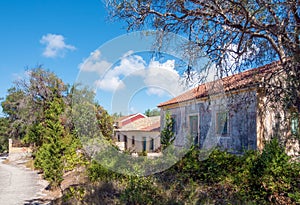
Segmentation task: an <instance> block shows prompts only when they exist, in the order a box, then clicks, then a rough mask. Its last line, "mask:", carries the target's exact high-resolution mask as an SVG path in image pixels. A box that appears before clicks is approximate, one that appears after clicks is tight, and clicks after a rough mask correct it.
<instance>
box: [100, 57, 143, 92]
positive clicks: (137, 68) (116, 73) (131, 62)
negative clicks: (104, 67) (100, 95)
mask: <svg viewBox="0 0 300 205" xmlns="http://www.w3.org/2000/svg"><path fill="white" fill-rule="evenodd" d="M145 64H146V63H145V61H144V60H143V58H142V57H141V56H137V55H133V56H128V55H126V56H123V57H122V59H121V61H120V64H119V65H118V66H115V67H114V68H113V69H110V70H108V71H107V72H106V73H105V75H102V76H101V78H100V79H99V80H97V82H96V86H97V88H100V89H102V90H105V91H116V90H118V89H123V88H125V84H124V82H123V81H122V80H121V78H122V77H127V76H142V75H143V74H144V72H143V71H144V70H145V68H146V66H145Z"/></svg>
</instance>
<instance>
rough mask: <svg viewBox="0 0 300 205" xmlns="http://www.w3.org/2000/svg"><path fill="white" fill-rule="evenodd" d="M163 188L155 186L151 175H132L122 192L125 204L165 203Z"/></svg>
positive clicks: (122, 200) (122, 199)
mask: <svg viewBox="0 0 300 205" xmlns="http://www.w3.org/2000/svg"><path fill="white" fill-rule="evenodd" d="M161 193H162V190H159V189H158V187H157V186H155V184H154V181H153V179H152V178H151V177H136V176H130V177H129V179H128V184H127V186H126V188H125V190H124V191H123V192H122V194H121V202H122V203H123V204H165V202H164V200H163V198H162V196H161V195H162V194H161Z"/></svg>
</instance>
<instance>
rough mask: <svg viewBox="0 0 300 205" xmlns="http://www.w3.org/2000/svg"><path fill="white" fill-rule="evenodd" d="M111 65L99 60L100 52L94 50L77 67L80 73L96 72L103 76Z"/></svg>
mask: <svg viewBox="0 0 300 205" xmlns="http://www.w3.org/2000/svg"><path fill="white" fill-rule="evenodd" d="M111 65H112V63H110V62H108V61H106V60H103V59H102V58H101V52H100V51H99V50H96V51H94V52H92V53H91V54H90V56H89V57H88V58H87V59H85V60H84V61H83V63H81V64H80V65H79V69H80V70H81V71H87V72H97V73H98V74H99V75H103V74H104V73H105V71H106V70H107V69H109V68H110V66H111Z"/></svg>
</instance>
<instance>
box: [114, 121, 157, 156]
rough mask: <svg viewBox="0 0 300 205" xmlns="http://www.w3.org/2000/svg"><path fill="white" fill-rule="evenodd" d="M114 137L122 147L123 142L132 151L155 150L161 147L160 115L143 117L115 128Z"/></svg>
mask: <svg viewBox="0 0 300 205" xmlns="http://www.w3.org/2000/svg"><path fill="white" fill-rule="evenodd" d="M126 119H127V118H126ZM126 119H125V121H126ZM123 120H124V119H123ZM114 139H115V141H116V144H119V145H120V146H121V147H122V144H123V145H124V149H125V150H128V151H131V152H143V151H146V152H155V151H157V150H158V149H159V148H160V116H154V117H143V118H139V119H135V120H131V121H130V122H129V123H126V124H125V125H124V124H123V126H119V127H117V128H116V129H115V130H114ZM120 142H121V143H120Z"/></svg>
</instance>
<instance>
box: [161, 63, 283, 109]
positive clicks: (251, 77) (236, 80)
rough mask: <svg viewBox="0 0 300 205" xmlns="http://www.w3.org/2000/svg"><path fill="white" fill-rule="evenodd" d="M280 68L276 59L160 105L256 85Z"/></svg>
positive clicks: (205, 85) (190, 91)
mask: <svg viewBox="0 0 300 205" xmlns="http://www.w3.org/2000/svg"><path fill="white" fill-rule="evenodd" d="M279 69H280V66H279V62H278V61H276V62H272V63H270V64H267V65H264V66H261V67H258V68H254V69H250V70H247V71H244V72H241V73H238V74H234V75H231V76H228V77H224V78H222V79H221V80H220V81H212V82H208V83H204V84H201V85H199V86H197V87H196V88H193V89H191V90H189V91H187V92H185V93H183V94H181V95H179V96H177V97H175V98H172V99H170V100H168V101H166V102H163V103H160V104H159V105H158V107H163V106H167V105H172V104H176V103H181V102H185V101H189V100H193V99H197V98H202V97H207V96H208V95H211V94H217V93H220V92H228V91H232V90H237V89H242V88H246V87H251V86H256V85H257V84H258V83H259V82H260V81H261V79H263V78H265V77H267V76H268V75H269V74H271V73H272V72H274V71H276V70H279Z"/></svg>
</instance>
